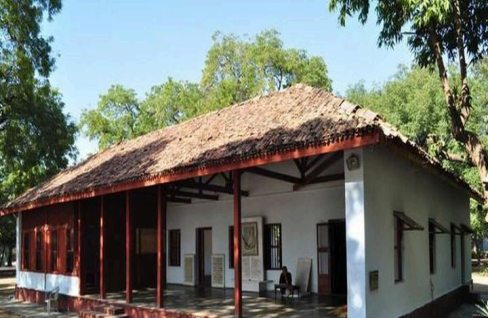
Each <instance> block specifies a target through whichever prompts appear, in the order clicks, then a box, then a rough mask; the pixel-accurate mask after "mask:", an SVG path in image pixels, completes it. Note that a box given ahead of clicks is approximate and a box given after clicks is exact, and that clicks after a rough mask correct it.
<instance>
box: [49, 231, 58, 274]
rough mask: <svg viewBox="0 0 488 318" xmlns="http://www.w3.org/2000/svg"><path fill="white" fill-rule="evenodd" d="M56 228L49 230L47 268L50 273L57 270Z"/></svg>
mask: <svg viewBox="0 0 488 318" xmlns="http://www.w3.org/2000/svg"><path fill="white" fill-rule="evenodd" d="M58 233H59V232H58V229H57V228H55V229H52V230H50V231H49V261H50V264H49V270H50V271H51V272H52V273H56V272H59V259H58V257H59V236H58Z"/></svg>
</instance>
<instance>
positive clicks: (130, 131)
mask: <svg viewBox="0 0 488 318" xmlns="http://www.w3.org/2000/svg"><path fill="white" fill-rule="evenodd" d="M139 108H140V103H139V101H138V100H137V96H136V93H135V91H134V90H132V89H126V88H124V87H123V86H121V85H114V86H112V87H110V88H109V90H108V92H107V93H106V94H103V95H101V96H100V100H99V102H98V107H97V108H96V109H93V110H90V111H85V112H83V114H82V115H81V120H80V128H85V130H84V131H83V132H84V133H85V134H86V135H87V136H88V137H89V138H90V139H94V138H98V139H99V144H100V147H101V148H105V147H106V146H108V145H111V144H115V143H118V142H120V141H122V140H125V139H130V138H133V137H134V136H136V135H137V134H136V119H137V116H138V114H139Z"/></svg>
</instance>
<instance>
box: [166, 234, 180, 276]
mask: <svg viewBox="0 0 488 318" xmlns="http://www.w3.org/2000/svg"><path fill="white" fill-rule="evenodd" d="M168 233H169V239H168V243H169V244H168V245H169V257H168V266H171V267H180V266H181V230H179V229H174V230H169V231H168ZM175 240H176V241H175Z"/></svg>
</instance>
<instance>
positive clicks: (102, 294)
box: [100, 196, 107, 299]
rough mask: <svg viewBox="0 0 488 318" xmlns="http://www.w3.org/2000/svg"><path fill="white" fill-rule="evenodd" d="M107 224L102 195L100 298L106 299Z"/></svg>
mask: <svg viewBox="0 0 488 318" xmlns="http://www.w3.org/2000/svg"><path fill="white" fill-rule="evenodd" d="M106 230H107V225H106V224H105V207H104V197H103V196H101V197H100V298H101V299H105V297H106V291H107V289H106V285H105V271H106V268H105V267H106V266H105V250H106V244H105V243H106V242H105V235H106V233H107V231H106Z"/></svg>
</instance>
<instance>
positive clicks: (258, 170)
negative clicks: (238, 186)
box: [246, 167, 302, 183]
mask: <svg viewBox="0 0 488 318" xmlns="http://www.w3.org/2000/svg"><path fill="white" fill-rule="evenodd" d="M246 172H249V173H253V174H257V175H260V176H263V177H268V178H272V179H277V180H281V181H285V182H290V183H300V182H302V179H300V178H297V177H294V176H290V175H288V174H284V173H280V172H276V171H271V170H267V169H264V168H260V167H252V168H249V169H247V170H246Z"/></svg>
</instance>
